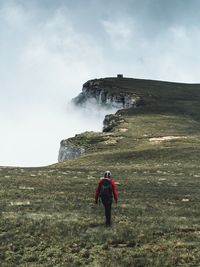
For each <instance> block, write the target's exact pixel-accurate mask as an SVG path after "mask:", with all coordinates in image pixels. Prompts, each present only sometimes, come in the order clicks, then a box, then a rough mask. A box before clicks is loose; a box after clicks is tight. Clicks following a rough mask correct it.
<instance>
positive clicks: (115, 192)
mask: <svg viewBox="0 0 200 267" xmlns="http://www.w3.org/2000/svg"><path fill="white" fill-rule="evenodd" d="M103 179H105V178H102V179H100V181H99V183H98V185H97V188H96V195H95V201H96V202H97V200H98V198H99V194H100V184H101V183H102V182H103ZM106 179H108V178H106ZM110 181H111V184H112V189H113V196H114V199H115V202H116V203H117V200H118V192H117V188H116V186H115V182H114V180H113V179H110Z"/></svg>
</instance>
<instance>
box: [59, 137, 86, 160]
mask: <svg viewBox="0 0 200 267" xmlns="http://www.w3.org/2000/svg"><path fill="white" fill-rule="evenodd" d="M84 153H85V148H84V147H81V146H76V145H75V144H72V143H71V144H70V143H68V142H67V140H62V141H61V143H60V149H59V154H58V162H62V161H65V160H70V159H75V158H77V157H80V156H81V155H82V154H84Z"/></svg>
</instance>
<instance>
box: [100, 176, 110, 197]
mask: <svg viewBox="0 0 200 267" xmlns="http://www.w3.org/2000/svg"><path fill="white" fill-rule="evenodd" d="M112 193H113V188H112V183H111V181H110V179H107V178H103V182H101V183H100V197H101V198H112Z"/></svg>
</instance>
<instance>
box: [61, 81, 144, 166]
mask: <svg viewBox="0 0 200 267" xmlns="http://www.w3.org/2000/svg"><path fill="white" fill-rule="evenodd" d="M123 81H124V78H120V79H119V78H118V79H117V82H116V79H113V78H105V79H94V80H90V81H87V82H86V83H85V84H84V85H83V88H82V92H81V93H80V94H79V95H78V96H77V97H76V98H74V99H73V102H74V103H75V104H76V105H84V104H86V103H90V101H91V100H95V102H96V103H97V104H99V105H105V106H110V107H115V108H117V109H130V108H134V107H136V106H139V105H141V104H142V103H143V100H142V98H141V96H138V95H136V94H135V93H134V92H130V91H127V90H126V88H124V87H123V84H122V85H121V84H120V83H121V82H123ZM91 102H93V101H91ZM121 122H124V119H123V117H122V115H121V114H120V113H119V112H117V113H116V114H110V115H106V116H105V119H104V121H103V133H93V132H86V133H83V134H79V135H76V136H75V137H73V138H69V139H67V140H63V141H61V144H60V150H59V156H58V161H59V162H62V161H65V160H70V159H75V158H77V157H80V156H81V155H83V154H84V153H86V152H87V151H89V150H90V149H91V147H92V146H94V145H99V144H100V145H115V144H116V143H117V142H118V141H119V140H120V138H121V137H119V136H112V138H111V137H110V136H108V135H107V133H108V132H111V131H113V129H114V128H115V127H116V126H117V125H119V124H120V123H121ZM111 135H112V134H111Z"/></svg>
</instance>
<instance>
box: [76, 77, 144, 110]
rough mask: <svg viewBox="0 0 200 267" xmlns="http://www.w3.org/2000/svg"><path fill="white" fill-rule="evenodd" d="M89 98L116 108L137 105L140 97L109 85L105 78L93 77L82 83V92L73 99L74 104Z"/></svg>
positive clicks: (81, 102)
mask: <svg viewBox="0 0 200 267" xmlns="http://www.w3.org/2000/svg"><path fill="white" fill-rule="evenodd" d="M90 99H95V100H96V101H97V103H99V104H102V105H109V106H113V107H116V108H119V109H120V108H131V107H135V106H137V105H138V104H139V103H140V101H141V99H140V97H138V96H136V95H134V94H130V93H127V92H122V90H120V88H119V87H116V86H113V87H110V85H109V86H108V85H107V84H106V83H105V79H95V80H90V81H87V82H86V83H85V84H84V85H83V89H82V92H81V93H80V94H79V95H78V96H77V97H76V98H74V99H73V101H74V103H75V104H78V105H81V104H84V103H86V102H87V101H88V100H90Z"/></svg>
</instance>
